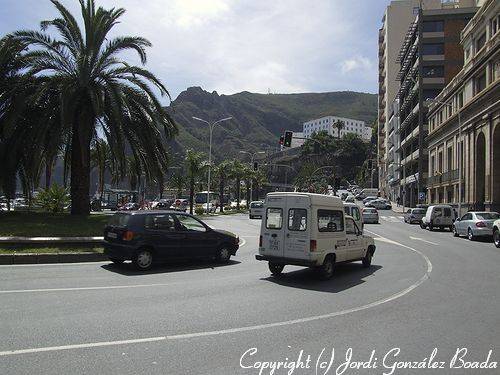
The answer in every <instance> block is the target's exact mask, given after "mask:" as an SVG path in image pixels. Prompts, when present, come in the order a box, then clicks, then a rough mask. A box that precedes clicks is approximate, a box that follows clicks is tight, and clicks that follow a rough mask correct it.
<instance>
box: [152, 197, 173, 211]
mask: <svg viewBox="0 0 500 375" xmlns="http://www.w3.org/2000/svg"><path fill="white" fill-rule="evenodd" d="M172 203H174V200H173V199H160V200H159V201H158V202H157V203H156V204H154V205H152V206H151V208H152V209H154V210H168V209H169V208H170V207H171V206H172Z"/></svg>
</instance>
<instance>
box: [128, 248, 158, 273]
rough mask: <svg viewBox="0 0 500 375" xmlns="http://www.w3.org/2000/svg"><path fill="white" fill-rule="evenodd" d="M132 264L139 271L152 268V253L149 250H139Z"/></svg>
mask: <svg viewBox="0 0 500 375" xmlns="http://www.w3.org/2000/svg"><path fill="white" fill-rule="evenodd" d="M133 263H134V265H135V267H136V268H138V269H139V270H141V271H146V270H149V269H150V268H151V267H152V266H153V252H152V251H151V250H150V249H140V250H139V251H138V252H137V253H136V255H135V257H134V260H133Z"/></svg>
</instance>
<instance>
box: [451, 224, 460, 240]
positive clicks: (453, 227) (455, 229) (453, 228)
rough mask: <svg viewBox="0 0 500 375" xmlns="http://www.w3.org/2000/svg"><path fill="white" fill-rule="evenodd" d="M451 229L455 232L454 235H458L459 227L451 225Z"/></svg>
mask: <svg viewBox="0 0 500 375" xmlns="http://www.w3.org/2000/svg"><path fill="white" fill-rule="evenodd" d="M451 231H452V233H453V237H458V232H457V228H455V226H454V225H452V226H451Z"/></svg>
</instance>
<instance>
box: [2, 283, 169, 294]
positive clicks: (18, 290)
mask: <svg viewBox="0 0 500 375" xmlns="http://www.w3.org/2000/svg"><path fill="white" fill-rule="evenodd" d="M171 284H172V283H162V284H135V285H114V286H88V287H79V288H49V289H13V290H0V294H14V293H37V292H68V291H75V290H103V289H104V290H105V289H127V288H148V287H154V286H167V285H171Z"/></svg>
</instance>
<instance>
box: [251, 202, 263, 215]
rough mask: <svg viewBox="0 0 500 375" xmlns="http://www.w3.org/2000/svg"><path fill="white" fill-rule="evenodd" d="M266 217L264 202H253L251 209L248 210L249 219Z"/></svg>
mask: <svg viewBox="0 0 500 375" xmlns="http://www.w3.org/2000/svg"><path fill="white" fill-rule="evenodd" d="M262 215H264V202H262V201H253V202H250V209H249V210H248V217H249V218H250V219H253V218H255V217H260V218H261V217H262Z"/></svg>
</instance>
